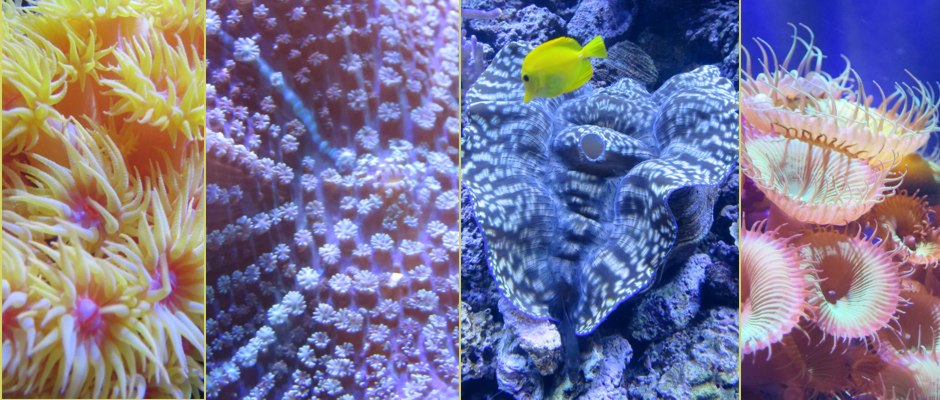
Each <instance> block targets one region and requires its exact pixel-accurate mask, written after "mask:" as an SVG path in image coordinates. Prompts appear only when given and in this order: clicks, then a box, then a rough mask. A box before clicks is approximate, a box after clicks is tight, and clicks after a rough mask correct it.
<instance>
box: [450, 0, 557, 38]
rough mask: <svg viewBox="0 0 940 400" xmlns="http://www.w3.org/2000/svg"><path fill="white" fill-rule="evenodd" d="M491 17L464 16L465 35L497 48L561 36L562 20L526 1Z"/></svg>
mask: <svg viewBox="0 0 940 400" xmlns="http://www.w3.org/2000/svg"><path fill="white" fill-rule="evenodd" d="M502 10H503V14H502V16H501V17H500V18H495V19H466V21H465V22H464V26H465V27H466V29H467V34H469V35H475V36H476V37H477V38H478V39H479V40H480V41H482V42H485V43H487V44H490V45H492V46H493V47H494V48H496V49H501V48H503V46H505V45H506V44H508V43H510V42H523V43H528V44H531V45H533V46H537V45H540V44H542V43H544V42H546V41H549V40H551V39H554V38H557V37H559V36H564V35H565V20H564V19H562V18H561V17H559V16H558V15H555V14H554V13H553V12H551V11H550V10H549V9H547V8H544V7H539V6H536V5H534V4H530V5H528V6H525V7H521V8H503V9H502Z"/></svg>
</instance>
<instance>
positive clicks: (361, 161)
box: [206, 0, 460, 399]
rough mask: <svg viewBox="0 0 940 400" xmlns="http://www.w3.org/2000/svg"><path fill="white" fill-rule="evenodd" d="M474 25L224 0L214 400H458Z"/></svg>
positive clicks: (445, 18) (382, 10) (213, 272)
mask: <svg viewBox="0 0 940 400" xmlns="http://www.w3.org/2000/svg"><path fill="white" fill-rule="evenodd" d="M458 18H459V8H458V5H457V2H456V1H437V0H381V1H375V2H365V1H345V2H344V1H326V0H314V1H300V0H293V1H291V0H288V1H268V2H261V1H242V0H238V1H218V0H210V1H209V2H208V10H207V13H206V20H207V24H206V33H207V38H208V40H207V58H208V72H207V94H206V97H207V106H208V111H207V129H208V133H207V157H208V161H207V170H208V182H209V184H208V188H207V202H208V204H209V210H210V211H209V213H208V218H207V219H208V229H209V234H208V239H207V247H208V282H209V283H210V284H209V287H208V288H207V301H208V305H207V308H208V316H209V318H208V321H207V325H206V331H207V338H208V352H207V357H208V364H207V369H208V379H207V380H208V382H207V395H208V397H209V398H219V399H235V398H238V399H278V398H284V399H307V398H335V399H441V398H456V397H457V396H458V394H457V390H458V384H459V381H458V379H459V376H458V370H459V369H458V361H457V360H458V356H457V354H458V347H457V335H458V313H457V302H458V290H459V287H458V286H459V275H458V260H459V249H460V241H459V231H458V225H457V224H458V221H459V219H458V207H459V194H458V187H457V158H458V152H457V142H458V130H459V120H458V117H457V115H458V95H457V93H458V92H457V89H458V84H459V79H458V71H459V68H458V63H459V47H458V44H459V40H458V38H459V36H458V35H459V34H458V30H457V26H458V25H457V21H458Z"/></svg>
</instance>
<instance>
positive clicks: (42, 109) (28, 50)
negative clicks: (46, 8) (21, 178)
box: [2, 38, 69, 156]
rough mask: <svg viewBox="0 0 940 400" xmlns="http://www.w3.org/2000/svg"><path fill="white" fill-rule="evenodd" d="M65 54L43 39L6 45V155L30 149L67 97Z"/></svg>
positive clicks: (4, 137) (4, 136)
mask: <svg viewBox="0 0 940 400" xmlns="http://www.w3.org/2000/svg"><path fill="white" fill-rule="evenodd" d="M62 58H64V55H63V54H62V53H61V52H60V51H59V50H58V49H56V48H55V47H54V46H52V45H51V44H50V43H49V42H48V41H45V40H43V39H41V38H40V39H37V40H35V41H33V40H26V41H20V42H12V41H7V42H4V43H3V60H4V62H3V68H2V70H3V96H2V97H3V154H4V156H6V155H14V154H18V153H21V152H24V151H27V150H29V149H30V148H31V147H32V146H34V145H35V144H36V142H37V141H38V139H39V133H40V132H41V131H42V128H43V127H44V124H45V123H46V121H47V119H48V118H52V117H57V116H58V115H59V113H58V111H56V109H55V108H54V107H55V106H56V105H57V104H58V103H59V102H60V101H62V99H63V98H64V97H65V87H66V81H67V80H68V79H69V74H68V70H66V69H65V68H63V67H62V64H61V63H60V60H61V59H62Z"/></svg>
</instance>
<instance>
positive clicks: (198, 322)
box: [108, 181, 206, 397]
mask: <svg viewBox="0 0 940 400" xmlns="http://www.w3.org/2000/svg"><path fill="white" fill-rule="evenodd" d="M201 186H202V185H201V181H200V182H199V184H198V185H194V186H190V187H188V188H185V189H184V190H183V191H184V192H189V193H198V192H197V191H198V190H201V189H199V188H201ZM157 187H158V188H159V189H161V190H154V191H153V192H152V194H151V196H150V198H151V213H150V215H151V216H152V217H153V219H152V221H151V223H148V221H145V220H143V219H141V220H140V221H139V224H140V226H139V228H138V230H137V231H138V232H140V236H139V237H138V239H137V240H136V241H135V240H131V239H130V238H127V240H125V241H124V243H122V244H120V245H119V246H114V247H113V249H115V250H114V251H112V250H110V249H109V250H108V254H109V255H110V256H111V258H112V259H113V260H115V262H118V263H121V264H123V265H124V267H125V268H136V269H137V271H138V278H137V279H138V280H139V281H142V282H149V284H148V288H147V291H146V292H145V293H144V295H143V298H144V299H145V301H147V302H148V303H149V304H151V305H152V306H151V307H150V310H149V311H148V318H146V319H145V320H144V324H145V326H146V327H147V329H148V331H150V332H151V335H152V336H154V337H158V338H165V340H166V343H164V344H163V345H162V346H161V349H162V350H161V352H160V359H161V361H162V362H163V363H164V365H167V367H168V368H172V369H173V370H174V371H176V373H175V374H173V376H172V377H171V379H173V382H174V386H173V387H174V388H183V387H187V382H189V381H191V380H193V379H194V378H197V379H198V380H201V374H196V375H193V374H192V373H190V372H189V371H190V370H191V368H190V365H191V364H192V363H193V362H195V359H193V357H192V356H188V355H187V354H186V352H185V351H184V348H183V342H184V341H185V342H187V343H189V344H190V345H191V346H192V347H193V348H195V349H198V351H199V353H200V356H201V357H202V359H204V358H205V350H204V348H205V346H204V343H203V342H204V337H205V326H204V325H203V323H202V321H203V319H204V317H205V290H206V287H205V280H204V274H205V225H204V224H202V221H203V220H204V218H205V208H204V207H196V206H195V203H194V202H195V201H194V200H192V196H187V195H183V196H178V197H177V199H176V201H175V202H171V201H170V200H169V195H168V191H167V190H166V188H165V185H163V184H162V182H161V183H160V184H158V186H157ZM141 266H142V267H143V268H140V267H141ZM177 390H182V389H177ZM174 396H176V397H179V396H183V392H182V391H179V392H176V391H174Z"/></svg>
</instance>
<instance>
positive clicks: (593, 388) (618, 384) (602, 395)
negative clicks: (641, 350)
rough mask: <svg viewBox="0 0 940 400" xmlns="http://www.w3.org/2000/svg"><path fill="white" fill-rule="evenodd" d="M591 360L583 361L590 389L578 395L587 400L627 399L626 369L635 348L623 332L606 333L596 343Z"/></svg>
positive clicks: (591, 352) (593, 345) (588, 357)
mask: <svg viewBox="0 0 940 400" xmlns="http://www.w3.org/2000/svg"><path fill="white" fill-rule="evenodd" d="M589 351H590V354H589V355H588V356H587V359H586V360H584V361H582V362H581V365H582V370H583V371H584V380H585V381H586V382H587V383H586V384H585V387H586V388H587V390H586V391H585V392H584V393H583V394H581V395H580V396H578V398H579V399H584V400H617V399H626V398H627V389H626V386H624V382H623V380H624V379H623V378H624V369H625V368H626V366H627V364H628V363H629V362H630V360H631V358H632V357H633V348H632V347H631V346H630V342H628V341H627V339H625V338H623V337H622V336H619V335H611V336H606V337H604V338H603V339H601V340H600V341H598V342H593V343H592V347H591V349H590V350H589Z"/></svg>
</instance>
